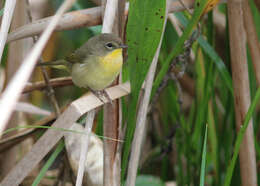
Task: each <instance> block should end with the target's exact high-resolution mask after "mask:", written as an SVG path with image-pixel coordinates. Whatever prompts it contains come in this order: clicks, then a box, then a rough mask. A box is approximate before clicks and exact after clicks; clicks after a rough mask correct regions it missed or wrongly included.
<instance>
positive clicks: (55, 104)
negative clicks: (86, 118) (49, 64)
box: [26, 0, 60, 115]
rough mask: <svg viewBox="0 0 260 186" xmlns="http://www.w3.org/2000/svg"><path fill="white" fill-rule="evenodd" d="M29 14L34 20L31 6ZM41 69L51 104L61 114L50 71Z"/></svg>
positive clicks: (34, 39)
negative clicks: (49, 74) (51, 83)
mask: <svg viewBox="0 0 260 186" xmlns="http://www.w3.org/2000/svg"><path fill="white" fill-rule="evenodd" d="M26 4H27V7H29V6H30V3H29V0H26ZM27 14H28V17H29V20H30V22H32V15H31V11H30V9H29V8H28V9H27ZM33 42H34V43H36V42H37V37H36V36H34V37H33ZM42 61H43V60H42V57H41V58H40V60H39V62H42ZM41 71H42V75H43V78H44V81H45V83H46V85H47V91H48V92H47V96H48V97H49V99H50V102H51V104H52V106H53V108H54V111H55V113H56V114H57V115H60V108H59V105H58V102H57V100H56V98H55V95H54V90H53V88H52V87H51V85H50V80H49V76H48V73H47V71H46V69H45V67H41Z"/></svg>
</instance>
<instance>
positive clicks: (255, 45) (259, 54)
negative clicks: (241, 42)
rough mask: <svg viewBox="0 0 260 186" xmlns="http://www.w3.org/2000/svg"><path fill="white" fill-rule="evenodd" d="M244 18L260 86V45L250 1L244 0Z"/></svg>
mask: <svg viewBox="0 0 260 186" xmlns="http://www.w3.org/2000/svg"><path fill="white" fill-rule="evenodd" d="M242 9H243V18H244V24H245V30H246V36H247V42H248V46H249V51H250V54H251V57H252V63H253V65H254V71H255V77H256V81H257V84H258V86H260V73H259V72H260V44H259V41H258V38H257V33H256V28H255V25H254V20H253V15H252V12H251V8H250V5H249V2H248V0H242Z"/></svg>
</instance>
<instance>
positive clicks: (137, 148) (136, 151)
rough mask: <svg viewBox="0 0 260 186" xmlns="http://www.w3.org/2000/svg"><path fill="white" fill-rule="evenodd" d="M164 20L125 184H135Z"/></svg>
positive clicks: (141, 106) (141, 102) (139, 111)
mask: <svg viewBox="0 0 260 186" xmlns="http://www.w3.org/2000/svg"><path fill="white" fill-rule="evenodd" d="M168 2H169V1H167V5H168ZM167 7H168V6H166V15H167V13H168V12H167ZM166 20H167V19H165V22H164V28H163V31H162V35H161V40H160V43H159V45H158V48H157V51H156V53H155V56H154V58H153V61H152V63H151V66H150V69H149V72H148V74H147V77H146V81H145V87H144V96H143V97H142V98H141V101H140V107H139V110H138V114H137V121H136V129H135V133H134V138H133V142H132V148H131V155H130V161H129V166H128V171H127V180H126V186H134V185H135V180H136V175H137V168H138V163H139V158H140V153H141V146H142V140H143V137H144V134H145V131H144V130H145V128H146V127H145V125H146V115H147V112H148V106H149V101H150V95H151V91H152V86H153V79H154V75H155V70H156V66H157V62H158V57H159V53H160V49H161V43H162V38H163V35H164V29H165V25H166Z"/></svg>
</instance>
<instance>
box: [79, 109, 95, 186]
mask: <svg viewBox="0 0 260 186" xmlns="http://www.w3.org/2000/svg"><path fill="white" fill-rule="evenodd" d="M94 118H95V109H93V110H91V111H89V112H88V113H87V119H86V123H85V133H86V135H85V136H82V138H83V140H82V143H81V151H80V159H79V168H78V175H77V180H76V186H81V185H82V181H83V176H84V169H85V161H86V158H87V152H88V144H89V138H90V135H91V131H92V126H93V121H94Z"/></svg>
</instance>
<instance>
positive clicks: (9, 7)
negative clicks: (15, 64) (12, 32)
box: [0, 0, 16, 63]
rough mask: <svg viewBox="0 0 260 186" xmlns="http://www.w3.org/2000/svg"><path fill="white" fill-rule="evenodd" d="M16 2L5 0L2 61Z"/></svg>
mask: <svg viewBox="0 0 260 186" xmlns="http://www.w3.org/2000/svg"><path fill="white" fill-rule="evenodd" d="M15 4H16V0H8V1H5V6H4V15H3V19H2V24H1V30H0V63H1V61H2V60H1V59H2V55H3V51H4V47H5V43H6V40H7V35H8V30H9V28H10V25H11V21H12V17H13V13H14V8H15Z"/></svg>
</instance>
